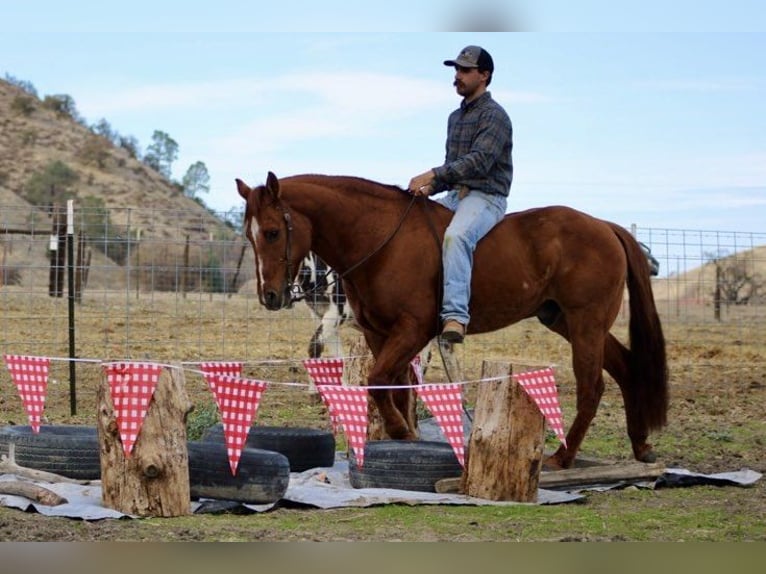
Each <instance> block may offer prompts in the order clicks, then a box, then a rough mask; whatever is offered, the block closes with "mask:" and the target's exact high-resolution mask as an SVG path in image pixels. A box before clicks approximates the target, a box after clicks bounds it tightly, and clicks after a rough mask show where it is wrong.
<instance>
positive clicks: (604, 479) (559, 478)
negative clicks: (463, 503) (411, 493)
mask: <svg viewBox="0 0 766 574" xmlns="http://www.w3.org/2000/svg"><path fill="white" fill-rule="evenodd" d="M664 472H665V465H664V464H661V463H658V462H655V463H650V464H647V463H643V462H632V463H625V464H608V465H606V464H605V465H591V466H585V467H582V468H568V469H564V470H550V471H545V470H544V471H542V472H541V473H540V482H539V485H538V486H539V487H540V488H550V489H564V488H574V487H578V486H586V485H589V484H614V483H617V482H624V481H637V480H656V479H657V478H658V477H660V476H661V475H662V473H664ZM461 480H462V479H461V478H460V477H458V478H443V479H441V480H439V481H437V482H436V484H435V490H436V492H439V493H442V494H446V493H463V491H462V490H461V488H462V487H461Z"/></svg>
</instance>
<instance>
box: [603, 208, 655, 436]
mask: <svg viewBox="0 0 766 574" xmlns="http://www.w3.org/2000/svg"><path fill="white" fill-rule="evenodd" d="M610 225H611V226H612V229H613V230H614V232H615V234H616V235H617V237H618V238H619V240H620V242H621V243H622V246H623V248H624V249H625V254H626V256H627V258H628V276H627V284H628V296H629V305H630V324H629V333H630V358H629V361H628V368H629V372H630V381H629V383H628V384H629V388H630V393H631V398H632V400H630V401H628V404H629V405H630V407H629V408H631V409H633V410H634V411H635V412H634V415H635V416H636V417H637V420H639V421H642V422H643V423H644V424H645V425H646V428H647V430H653V429H659V428H661V427H663V426H664V425H665V424H666V422H667V412H668V365H667V356H666V352H665V336H664V335H663V332H662V324H661V323H660V317H659V315H658V314H657V307H656V305H655V302H654V293H653V292H652V283H651V279H650V273H649V264H648V261H647V260H646V255H644V252H643V251H642V250H641V247H640V246H639V245H638V242H637V241H636V240H635V239H634V238H633V236H632V235H631V234H630V233H628V231H627V230H626V229H625V228H624V227H621V226H619V225H616V224H614V223H612V224H610Z"/></svg>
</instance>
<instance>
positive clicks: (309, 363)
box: [303, 357, 344, 434]
mask: <svg viewBox="0 0 766 574" xmlns="http://www.w3.org/2000/svg"><path fill="white" fill-rule="evenodd" d="M303 366H304V367H305V368H306V371H307V372H308V374H309V377H311V380H312V382H313V383H314V386H316V387H317V390H318V389H319V386H320V385H342V384H343V366H344V363H343V359H341V358H338V357H335V358H332V359H322V358H318V359H306V360H305V361H303ZM319 396H320V397H321V398H322V402H323V403H324V406H325V408H326V409H327V413H328V414H329V415H330V422H331V423H332V432H333V433H334V434H337V432H338V428H339V427H340V419H339V418H338V415H337V414H336V413H335V412H334V409H333V405H332V404H330V403H329V402H327V399H326V398H325V396H324V394H322V392H320V393H319Z"/></svg>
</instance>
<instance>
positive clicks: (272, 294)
mask: <svg viewBox="0 0 766 574" xmlns="http://www.w3.org/2000/svg"><path fill="white" fill-rule="evenodd" d="M265 302H266V308H267V309H279V307H280V305H281V301H280V298H279V294H278V293H277V292H276V291H266V296H265Z"/></svg>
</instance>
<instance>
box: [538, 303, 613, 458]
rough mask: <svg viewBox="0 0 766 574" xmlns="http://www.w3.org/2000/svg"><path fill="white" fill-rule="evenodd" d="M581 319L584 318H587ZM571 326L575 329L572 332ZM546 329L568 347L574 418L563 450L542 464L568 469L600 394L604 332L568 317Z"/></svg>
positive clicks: (602, 383)
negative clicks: (573, 384)
mask: <svg viewBox="0 0 766 574" xmlns="http://www.w3.org/2000/svg"><path fill="white" fill-rule="evenodd" d="M583 316H585V317H587V314H583ZM573 324H574V325H577V327H576V328H573V327H572V325H573ZM546 326H547V327H548V328H550V329H551V330H553V331H555V332H557V333H559V334H560V335H562V336H563V337H564V338H565V339H567V340H569V342H570V343H571V344H572V368H573V370H574V376H575V379H576V381H577V414H576V415H575V419H574V421H573V422H572V425H571V426H570V427H569V432H567V446H566V447H565V446H564V445H561V446H560V447H559V448H558V450H557V451H556V452H555V453H554V454H553V455H552V456H551V457H550V458H548V459H547V460H546V465H547V466H549V467H553V468H569V467H571V466H572V464H573V463H574V460H575V457H576V456H577V452H578V451H579V450H580V445H582V441H583V439H584V438H585V434H586V433H587V432H588V428H589V427H590V424H591V422H592V421H593V418H594V417H595V416H596V411H597V410H598V405H599V403H600V402H601V396H602V395H603V394H604V377H603V374H602V366H603V359H604V330H603V329H601V328H600V327H598V326H595V325H593V323H592V322H589V321H586V322H585V324H582V322H578V321H576V320H573V319H572V317H571V316H569V317H566V318H565V317H564V316H560V317H558V319H557V320H556V321H555V322H553V323H551V324H548V325H546Z"/></svg>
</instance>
